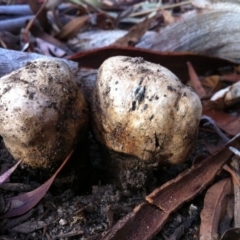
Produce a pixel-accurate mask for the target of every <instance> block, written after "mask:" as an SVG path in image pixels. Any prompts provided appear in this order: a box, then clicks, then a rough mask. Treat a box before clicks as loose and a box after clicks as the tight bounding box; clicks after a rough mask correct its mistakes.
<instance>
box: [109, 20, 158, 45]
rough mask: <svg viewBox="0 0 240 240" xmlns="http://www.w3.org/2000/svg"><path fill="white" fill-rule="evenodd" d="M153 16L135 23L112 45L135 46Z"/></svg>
mask: <svg viewBox="0 0 240 240" xmlns="http://www.w3.org/2000/svg"><path fill="white" fill-rule="evenodd" d="M153 19H154V18H146V19H145V20H144V21H142V22H140V23H138V24H135V25H134V26H133V27H132V28H130V29H129V31H128V33H127V34H125V35H124V36H123V37H121V38H119V39H117V40H116V41H115V42H114V43H113V44H112V45H114V46H135V44H136V43H137V42H138V41H139V39H140V38H141V37H142V36H143V35H144V34H145V32H146V31H147V30H148V28H149V25H150V23H151V21H152V20H153Z"/></svg>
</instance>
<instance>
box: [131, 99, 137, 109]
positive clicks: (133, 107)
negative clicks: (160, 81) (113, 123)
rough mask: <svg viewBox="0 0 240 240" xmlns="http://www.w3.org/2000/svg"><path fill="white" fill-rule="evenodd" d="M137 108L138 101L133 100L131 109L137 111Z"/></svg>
mask: <svg viewBox="0 0 240 240" xmlns="http://www.w3.org/2000/svg"><path fill="white" fill-rule="evenodd" d="M135 110H136V101H133V102H132V108H131V111H135Z"/></svg>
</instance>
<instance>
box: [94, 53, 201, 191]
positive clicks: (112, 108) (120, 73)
mask: <svg viewBox="0 0 240 240" xmlns="http://www.w3.org/2000/svg"><path fill="white" fill-rule="evenodd" d="M201 113H202V105H201V102H200V100H199V97H198V96H197V95H196V94H195V93H194V92H193V91H192V89H191V88H189V87H187V86H185V85H184V84H182V83H181V81H180V80H179V79H178V78H177V77H176V76H175V75H174V74H173V73H172V72H170V71H169V70H168V69H166V68H164V67H162V66H160V65H157V64H153V63H150V62H147V61H144V60H143V58H140V57H138V58H131V57H124V56H117V57H112V58H109V59H107V60H106V61H105V62H104V63H103V64H102V66H101V67H100V69H99V73H98V78H97V82H96V87H95V89H94V90H93V95H92V128H93V130H94V133H95V136H96V139H97V140H98V141H99V142H100V143H101V144H102V145H103V146H105V150H106V152H107V153H108V155H109V154H110V157H109V158H108V159H107V160H106V161H105V164H106V166H107V168H108V169H109V173H112V177H113V178H115V179H116V178H118V180H119V179H120V182H121V185H122V186H123V187H129V186H130V187H142V186H143V185H144V184H145V182H146V179H147V178H148V174H149V171H150V169H153V168H154V167H157V166H158V165H161V164H163V163H170V164H179V163H183V162H184V161H185V160H187V157H188V155H189V153H190V152H191V150H192V148H193V146H194V143H195V140H196V137H197V132H198V124H199V119H200V116H201ZM150 172H151V171H150Z"/></svg>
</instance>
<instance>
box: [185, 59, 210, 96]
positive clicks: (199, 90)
mask: <svg viewBox="0 0 240 240" xmlns="http://www.w3.org/2000/svg"><path fill="white" fill-rule="evenodd" d="M187 66H188V73H189V77H190V81H191V83H192V87H193V89H194V90H195V92H196V93H197V94H198V96H199V97H200V98H203V97H206V95H207V93H206V91H205V89H204V88H203V86H202V84H201V82H200V80H199V78H198V76H197V74H196V72H195V70H194V68H193V66H192V64H191V63H190V62H187Z"/></svg>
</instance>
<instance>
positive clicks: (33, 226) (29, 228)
mask: <svg viewBox="0 0 240 240" xmlns="http://www.w3.org/2000/svg"><path fill="white" fill-rule="evenodd" d="M46 226H47V224H46V223H45V222H43V221H28V222H24V223H22V224H20V225H18V226H16V227H14V228H12V229H11V231H14V232H18V233H31V232H34V231H36V230H38V229H41V228H44V227H46Z"/></svg>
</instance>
